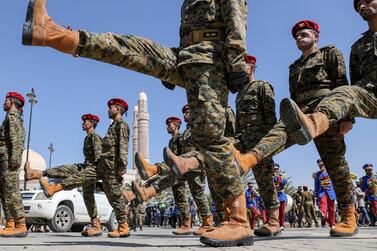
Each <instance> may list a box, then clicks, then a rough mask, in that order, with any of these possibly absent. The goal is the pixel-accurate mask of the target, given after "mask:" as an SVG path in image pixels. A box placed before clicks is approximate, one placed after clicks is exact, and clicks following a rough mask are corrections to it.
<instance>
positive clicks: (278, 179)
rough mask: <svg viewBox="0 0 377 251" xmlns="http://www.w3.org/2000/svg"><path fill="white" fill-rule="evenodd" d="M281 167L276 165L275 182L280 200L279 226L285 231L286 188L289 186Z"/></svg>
mask: <svg viewBox="0 0 377 251" xmlns="http://www.w3.org/2000/svg"><path fill="white" fill-rule="evenodd" d="M279 169H280V165H279V164H278V163H275V164H274V170H275V172H274V177H273V181H274V184H275V188H276V190H277V194H278V198H279V204H280V205H279V226H280V228H281V229H282V230H283V229H284V222H285V206H286V203H287V195H286V194H285V187H286V186H287V183H288V181H287V179H286V177H285V174H284V173H282V172H280V170H279Z"/></svg>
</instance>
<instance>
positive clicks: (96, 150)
mask: <svg viewBox="0 0 377 251" xmlns="http://www.w3.org/2000/svg"><path fill="white" fill-rule="evenodd" d="M83 152H84V156H85V162H84V164H88V165H93V164H94V163H95V162H97V161H98V160H99V158H100V156H101V152H102V139H101V137H100V136H99V135H98V134H97V133H96V132H95V131H92V132H89V133H88V134H87V135H86V137H85V140H84V148H83Z"/></svg>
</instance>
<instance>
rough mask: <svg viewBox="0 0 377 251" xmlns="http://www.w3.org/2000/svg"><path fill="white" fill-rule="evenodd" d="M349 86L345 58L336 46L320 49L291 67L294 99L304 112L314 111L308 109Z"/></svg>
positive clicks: (290, 89)
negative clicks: (337, 88)
mask: <svg viewBox="0 0 377 251" xmlns="http://www.w3.org/2000/svg"><path fill="white" fill-rule="evenodd" d="M347 84H348V81H347V77H346V66H345V64H344V59H343V55H342V53H341V52H340V51H339V50H338V49H337V48H336V47H335V46H333V45H329V46H326V47H323V48H320V49H318V50H317V51H316V52H313V53H312V54H311V55H309V56H308V57H307V58H305V59H303V57H302V56H301V57H300V58H299V59H298V60H296V61H295V62H294V63H293V64H292V65H291V66H290V67H289V91H290V94H291V98H292V99H293V100H294V101H295V102H296V103H297V104H298V105H299V106H300V108H301V109H303V110H304V112H311V111H308V110H307V109H309V107H310V109H314V108H315V107H316V105H317V104H318V103H319V102H320V100H321V99H322V98H323V97H324V96H325V95H327V93H329V92H330V90H332V89H335V88H336V87H339V86H342V85H347ZM319 90H322V91H321V92H322V93H321V92H319ZM326 92H327V93H326Z"/></svg>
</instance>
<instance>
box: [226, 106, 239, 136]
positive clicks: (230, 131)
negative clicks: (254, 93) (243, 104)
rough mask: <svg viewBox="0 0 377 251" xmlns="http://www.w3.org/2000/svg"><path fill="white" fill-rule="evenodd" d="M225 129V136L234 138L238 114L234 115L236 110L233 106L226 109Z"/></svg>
mask: <svg viewBox="0 0 377 251" xmlns="http://www.w3.org/2000/svg"><path fill="white" fill-rule="evenodd" d="M225 120H226V124H225V131H224V137H227V138H229V139H231V140H233V138H234V135H235V133H236V116H235V115H234V111H233V109H232V107H230V106H228V107H227V108H226V109H225Z"/></svg>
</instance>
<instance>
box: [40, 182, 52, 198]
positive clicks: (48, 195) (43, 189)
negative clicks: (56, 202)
mask: <svg viewBox="0 0 377 251" xmlns="http://www.w3.org/2000/svg"><path fill="white" fill-rule="evenodd" d="M39 185H40V186H41V189H42V191H43V193H44V195H45V196H46V197H47V198H50V197H51V196H52V195H50V194H49V193H47V192H46V190H45V187H44V186H43V184H42V182H41V179H39Z"/></svg>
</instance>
